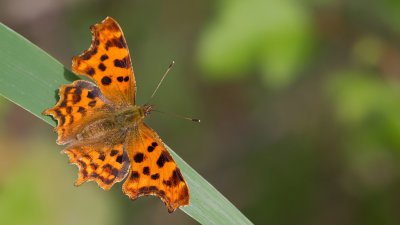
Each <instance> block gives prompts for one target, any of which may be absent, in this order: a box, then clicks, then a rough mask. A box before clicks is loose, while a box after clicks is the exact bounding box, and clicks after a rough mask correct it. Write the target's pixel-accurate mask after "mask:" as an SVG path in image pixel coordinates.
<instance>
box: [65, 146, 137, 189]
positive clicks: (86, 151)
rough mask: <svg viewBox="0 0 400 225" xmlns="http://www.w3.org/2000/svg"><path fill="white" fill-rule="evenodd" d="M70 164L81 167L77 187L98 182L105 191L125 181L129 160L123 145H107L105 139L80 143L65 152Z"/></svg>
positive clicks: (69, 147)
mask: <svg viewBox="0 0 400 225" xmlns="http://www.w3.org/2000/svg"><path fill="white" fill-rule="evenodd" d="M63 153H66V154H67V155H68V156H69V158H70V163H73V164H76V165H77V166H78V167H79V172H78V174H79V177H78V180H77V181H76V182H75V185H76V186H78V185H81V184H82V183H84V182H86V181H96V182H97V184H98V185H99V186H100V187H101V188H103V189H104V190H109V189H110V188H111V187H112V185H113V184H115V183H116V182H120V181H121V180H123V179H124V178H125V177H126V175H127V174H128V170H129V165H130V163H129V159H128V155H127V154H126V152H125V151H124V149H123V143H122V142H120V143H111V142H109V143H107V141H106V140H103V139H94V140H93V141H91V142H89V143H87V142H78V143H75V144H72V145H70V146H68V147H67V148H66V149H64V150H63Z"/></svg>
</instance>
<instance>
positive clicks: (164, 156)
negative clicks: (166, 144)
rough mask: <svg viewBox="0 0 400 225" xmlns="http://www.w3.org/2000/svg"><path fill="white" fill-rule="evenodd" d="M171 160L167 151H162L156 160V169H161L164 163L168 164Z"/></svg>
mask: <svg viewBox="0 0 400 225" xmlns="http://www.w3.org/2000/svg"><path fill="white" fill-rule="evenodd" d="M170 160H171V157H170V156H169V154H168V152H167V151H162V152H161V154H160V157H158V160H157V165H158V167H160V168H162V167H163V166H164V164H165V162H169V161H170Z"/></svg>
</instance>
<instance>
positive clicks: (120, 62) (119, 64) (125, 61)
mask: <svg viewBox="0 0 400 225" xmlns="http://www.w3.org/2000/svg"><path fill="white" fill-rule="evenodd" d="M114 66H116V67H120V68H129V67H130V65H129V59H128V57H125V58H123V59H121V60H120V59H115V60H114Z"/></svg>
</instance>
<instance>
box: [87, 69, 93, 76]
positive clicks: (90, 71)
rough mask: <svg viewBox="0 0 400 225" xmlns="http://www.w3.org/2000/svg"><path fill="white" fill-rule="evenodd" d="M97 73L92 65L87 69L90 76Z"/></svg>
mask: <svg viewBox="0 0 400 225" xmlns="http://www.w3.org/2000/svg"><path fill="white" fill-rule="evenodd" d="M94 73H95V71H94V69H93V68H92V67H90V68H89V69H88V70H86V74H87V75H89V76H93V75H94Z"/></svg>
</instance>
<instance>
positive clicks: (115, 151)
mask: <svg viewBox="0 0 400 225" xmlns="http://www.w3.org/2000/svg"><path fill="white" fill-rule="evenodd" d="M118 152H119V151H118V150H115V149H113V150H111V152H110V156H114V155H116V154H118Z"/></svg>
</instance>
